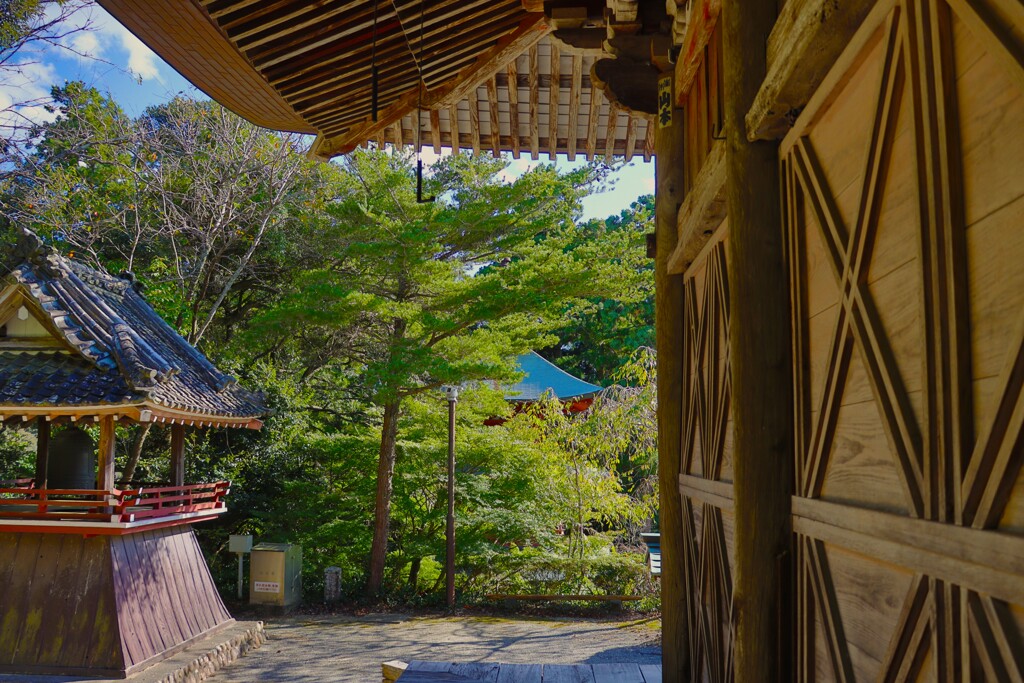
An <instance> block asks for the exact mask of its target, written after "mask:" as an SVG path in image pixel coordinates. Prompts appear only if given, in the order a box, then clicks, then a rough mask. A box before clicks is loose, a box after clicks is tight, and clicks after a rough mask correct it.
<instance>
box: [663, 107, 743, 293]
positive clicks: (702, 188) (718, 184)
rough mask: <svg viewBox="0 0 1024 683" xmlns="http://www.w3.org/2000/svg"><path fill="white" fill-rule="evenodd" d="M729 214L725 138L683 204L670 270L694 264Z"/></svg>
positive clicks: (716, 143)
mask: <svg viewBox="0 0 1024 683" xmlns="http://www.w3.org/2000/svg"><path fill="white" fill-rule="evenodd" d="M648 125H650V124H648ZM725 215H726V201H725V141H724V140H716V141H715V143H714V144H713V145H712V146H711V151H710V152H709V153H708V156H707V158H706V159H705V160H704V165H703V166H701V167H700V171H699V172H698V173H697V177H696V178H694V180H693V184H692V185H691V187H690V191H689V192H687V193H686V199H684V200H683V205H682V206H681V207H680V208H679V218H678V232H679V242H678V245H677V246H676V250H675V252H674V253H673V254H672V258H671V259H669V263H668V268H669V272H670V273H682V272H685V271H686V269H687V268H689V267H690V264H691V263H693V260H694V259H695V258H697V255H698V254H700V252H701V250H702V249H703V248H704V245H705V244H707V243H708V241H709V240H710V239H711V236H712V235H713V234H714V232H715V229H716V228H718V226H719V225H721V224H722V221H723V220H725Z"/></svg>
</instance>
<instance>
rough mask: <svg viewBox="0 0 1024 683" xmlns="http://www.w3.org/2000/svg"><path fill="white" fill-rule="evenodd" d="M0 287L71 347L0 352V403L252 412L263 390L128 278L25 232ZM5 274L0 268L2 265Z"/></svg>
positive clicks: (260, 410)
mask: <svg viewBox="0 0 1024 683" xmlns="http://www.w3.org/2000/svg"><path fill="white" fill-rule="evenodd" d="M17 252H18V254H19V256H18V257H17V258H16V259H15V260H16V261H18V262H17V264H16V265H15V266H14V267H13V268H12V269H10V270H9V272H8V274H7V275H6V277H4V279H3V284H5V285H10V284H16V285H19V286H20V288H21V290H22V292H23V294H24V295H25V296H26V297H27V298H29V299H30V300H34V301H35V303H36V304H37V305H38V307H39V308H40V309H41V310H42V311H43V312H44V313H45V314H46V315H47V316H48V317H49V322H50V323H51V324H50V325H49V327H51V328H53V329H55V330H57V331H58V332H59V334H60V337H61V338H62V339H63V341H65V342H66V343H67V345H68V346H70V347H71V349H73V351H70V352H67V351H53V352H50V350H48V351H47V352H37V351H29V350H25V351H21V350H10V349H8V350H5V351H3V352H0V408H3V407H4V406H22V407H24V406H50V405H52V406H87V405H116V404H130V403H140V402H147V403H150V404H154V405H157V406H165V407H168V408H171V409H173V410H176V411H184V412H187V413H194V414H199V415H213V416H220V417H227V418H246V417H249V418H255V417H258V416H260V415H263V414H264V413H265V412H266V408H265V407H264V405H263V400H262V397H261V396H259V395H258V394H255V393H253V392H250V391H247V390H245V389H243V388H241V387H240V386H238V385H237V384H236V382H235V380H234V378H233V377H230V376H229V375H225V374H224V373H222V372H220V371H219V370H218V369H217V368H216V367H214V365H213V364H212V363H211V362H210V361H209V360H208V359H207V358H206V357H205V356H203V354H201V353H200V352H199V351H198V350H196V349H195V348H194V347H193V346H192V345H191V344H189V343H188V342H187V341H185V339H183V338H182V337H181V336H180V335H179V334H178V333H177V332H175V331H174V329H173V328H172V327H171V326H170V325H168V324H167V323H166V322H164V320H163V319H162V318H161V317H160V316H159V315H157V313H156V311H154V310H153V308H152V307H151V306H150V305H149V304H148V303H146V300H145V299H144V298H143V297H142V295H141V294H140V293H139V291H138V290H139V287H138V286H137V284H136V283H135V280H134V277H132V276H131V275H125V276H122V277H113V276H111V275H108V274H107V273H103V272H100V271H97V270H94V269H92V268H89V267H87V266H85V265H83V264H80V263H76V262H74V261H71V260H68V259H65V258H64V257H62V256H60V255H59V254H57V253H56V252H54V251H52V250H50V249H47V248H46V247H44V246H43V245H42V243H41V242H40V241H39V239H38V238H37V237H36V236H35V235H26V236H25V237H23V238H22V239H21V240H20V242H19V246H18V249H17ZM0 272H2V271H0Z"/></svg>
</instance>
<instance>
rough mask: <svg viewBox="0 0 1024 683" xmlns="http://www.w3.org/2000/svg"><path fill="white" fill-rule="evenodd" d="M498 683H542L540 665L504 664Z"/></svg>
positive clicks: (499, 673)
mask: <svg viewBox="0 0 1024 683" xmlns="http://www.w3.org/2000/svg"><path fill="white" fill-rule="evenodd" d="M498 683H541V666H540V664H502V665H501V668H500V669H498Z"/></svg>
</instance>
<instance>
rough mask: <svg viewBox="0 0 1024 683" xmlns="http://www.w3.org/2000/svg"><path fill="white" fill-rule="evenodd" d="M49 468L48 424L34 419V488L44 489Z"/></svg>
mask: <svg viewBox="0 0 1024 683" xmlns="http://www.w3.org/2000/svg"><path fill="white" fill-rule="evenodd" d="M49 467H50V422H49V421H48V420H47V419H46V418H45V417H37V418H36V488H37V489H45V488H48V487H47V485H46V482H47V478H48V472H49Z"/></svg>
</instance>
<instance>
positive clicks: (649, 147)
mask: <svg viewBox="0 0 1024 683" xmlns="http://www.w3.org/2000/svg"><path fill="white" fill-rule="evenodd" d="M644 126H645V127H646V129H647V130H646V131H645V133H644V161H650V160H651V155H653V154H654V131H655V129H657V127H658V124H656V123H655V122H654V121H651V120H650V119H648V120H647V121H645V122H644Z"/></svg>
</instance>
